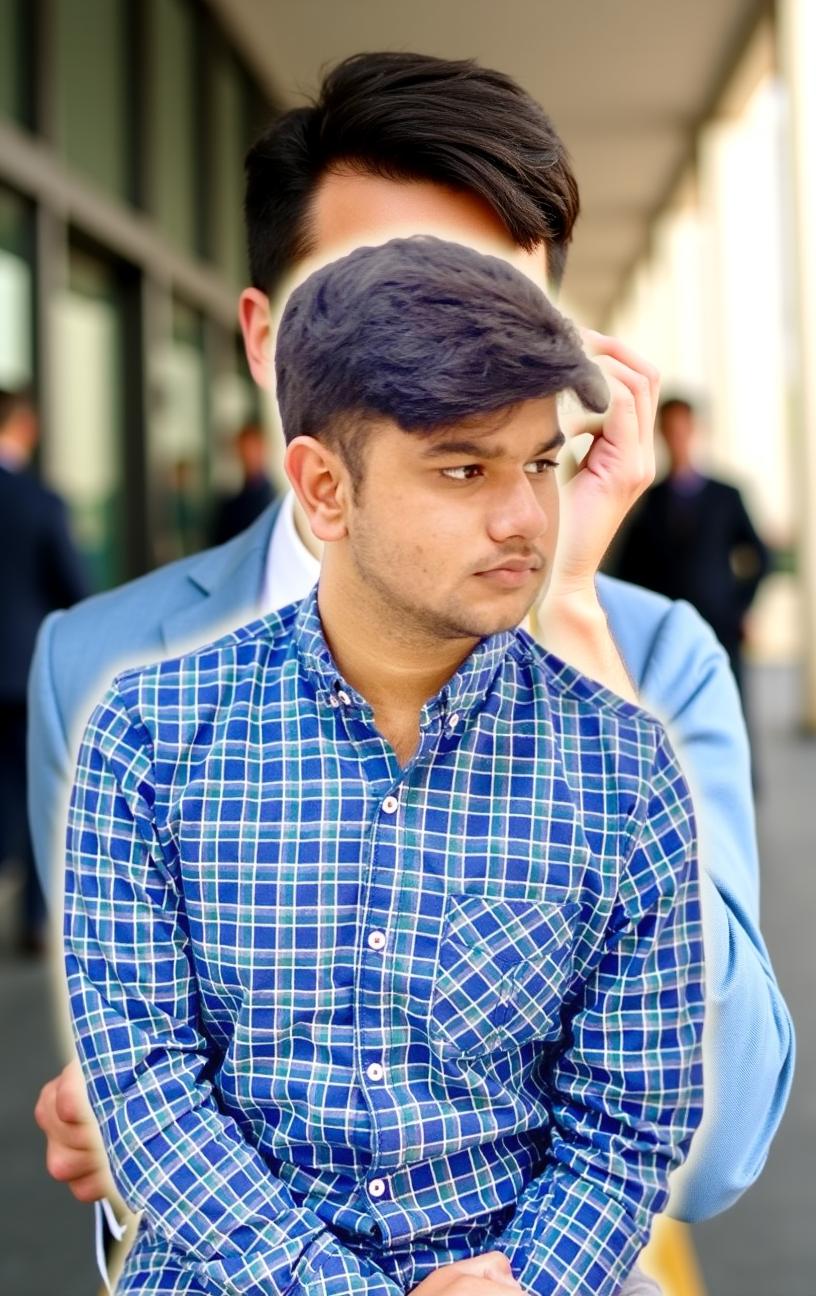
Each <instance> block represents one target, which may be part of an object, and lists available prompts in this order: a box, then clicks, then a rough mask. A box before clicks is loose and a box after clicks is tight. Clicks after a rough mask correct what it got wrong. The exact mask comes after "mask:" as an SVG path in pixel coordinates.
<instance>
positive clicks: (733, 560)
mask: <svg viewBox="0 0 816 1296" xmlns="http://www.w3.org/2000/svg"><path fill="white" fill-rule="evenodd" d="M658 425H659V428H660V432H661V435H662V437H663V440H664V442H665V445H666V450H667V453H668V457H669V468H668V472H667V474H666V476H665V477H664V478H663V480H662V481H660V482H658V483H657V485H656V486H653V487H652V488H651V489H650V490H649V491H647V493H646V495H645V496H644V498H643V499H642V501H641V502H640V503H639V505H638V508H637V511H636V513H635V515H634V517H633V518H632V520H631V522H630V523H629V524H628V526H627V528H626V534H625V537H624V540H623V543H622V544H621V546H620V550H619V554H618V558H617V564H616V569H617V571H618V573H619V575H620V576H622V577H623V579H624V580H630V581H634V583H635V584H637V585H643V586H645V588H646V589H652V590H657V592H658V593H659V594H665V595H667V596H668V597H669V598H682V599H686V601H687V602H689V603H690V604H691V606H692V607H695V608H696V609H697V611H698V612H699V613H700V615H701V616H703V617H705V619H706V621H707V622H708V624H709V625H710V626H711V628H712V629H713V631H714V633H715V634H716V636H717V638H718V639H719V641H720V643H721V644H722V646H723V648H724V649H725V651H726V652H727V653H728V660H729V662H730V664H731V670H732V672H733V674H734V678H735V680H736V681H737V685H738V686H739V689H740V692H741V693H742V692H743V678H742V676H743V672H742V643H743V639H744V636H745V618H746V616H747V614H748V610H749V608H750V606H751V604H752V603H753V601H754V598H755V597H756V593H757V590H758V589H759V586H760V583H761V581H762V578H763V577H764V576H765V575H766V573H767V571H768V550H767V548H766V547H765V545H764V544H763V542H762V540H761V538H760V536H759V535H758V534H757V531H756V528H755V526H754V524H753V522H752V521H751V519H750V517H749V515H748V510H747V509H746V507H745V504H744V502H743V499H742V496H741V495H740V492H739V491H738V490H737V488H736V486H732V485H731V484H730V483H729V482H724V481H719V480H717V479H716V478H714V477H708V476H705V475H704V474H703V473H702V472H701V471H700V469H699V467H698V464H697V444H696V443H697V439H698V436H699V428H698V425H697V418H696V415H695V411H694V407H693V405H692V404H691V403H690V402H689V401H687V400H684V399H683V398H682V397H679V396H675V397H674V398H673V399H671V400H667V401H663V402H662V404H661V406H660V414H659V419H658Z"/></svg>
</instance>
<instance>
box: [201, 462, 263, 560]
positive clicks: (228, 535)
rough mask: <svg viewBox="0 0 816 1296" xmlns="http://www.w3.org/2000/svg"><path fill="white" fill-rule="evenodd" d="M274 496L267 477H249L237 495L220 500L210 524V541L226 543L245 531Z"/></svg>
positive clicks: (218, 543) (215, 543) (217, 543)
mask: <svg viewBox="0 0 816 1296" xmlns="http://www.w3.org/2000/svg"><path fill="white" fill-rule="evenodd" d="M274 498H275V491H274V489H273V487H272V483H271V482H270V481H269V478H268V477H252V478H250V480H249V481H247V482H245V483H244V485H243V486H242V487H241V489H240V490H239V492H238V494H237V495H231V496H229V498H227V499H222V500H221V501H220V503H219V505H218V508H217V510H216V514H215V519H214V522H213V526H212V543H213V544H214V545H220V544H226V542H227V541H228V540H232V539H233V537H234V536H237V535H240V534H241V532H242V531H246V529H247V527H250V526H252V523H253V522H254V521H255V520H256V518H259V517H260V516H261V514H262V513H263V511H264V509H265V508H266V507H267V506H268V505H269V504H271V503H272V501H273V499H274Z"/></svg>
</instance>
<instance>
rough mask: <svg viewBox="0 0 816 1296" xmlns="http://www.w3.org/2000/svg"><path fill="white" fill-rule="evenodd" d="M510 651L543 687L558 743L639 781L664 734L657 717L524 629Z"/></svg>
mask: <svg viewBox="0 0 816 1296" xmlns="http://www.w3.org/2000/svg"><path fill="white" fill-rule="evenodd" d="M513 652H514V653H515V655H516V656H517V657H518V658H519V660H520V661H522V662H523V663H524V664H525V666H526V667H527V668H528V669H530V670H531V671H532V673H533V676H534V677H537V678H538V679H539V680H540V682H541V684H542V686H543V688H544V690H545V691H546V695H547V702H548V706H549V710H550V714H551V716H552V719H553V723H554V727H555V729H556V731H557V732H558V733H559V736H560V739H561V746H562V748H564V750H565V751H566V750H567V748H569V749H570V750H572V749H575V750H577V751H579V752H580V753H581V755H580V761H582V762H586V761H594V762H596V763H597V762H598V761H600V763H601V766H602V767H603V768H604V769H605V770H607V771H610V770H613V769H614V771H615V772H616V773H617V774H618V775H624V774H625V775H626V781H627V783H629V785H630V786H635V787H639V786H640V784H641V783H642V781H643V780H644V779H646V778H647V777H648V772H649V770H650V769H651V767H652V765H653V762H654V760H655V753H656V751H657V749H658V747H659V746H660V744H661V742H662V739H663V736H664V731H663V726H662V724H661V723H660V721H659V720H658V719H657V718H656V717H655V716H654V715H652V714H651V712H649V711H648V710H646V709H645V708H644V707H641V706H638V705H636V704H635V703H633V702H630V701H629V700H628V699H626V698H622V697H620V696H619V695H618V694H617V693H613V692H612V690H611V689H608V688H606V687H605V686H604V685H603V684H600V683H598V681H597V680H592V679H590V678H589V677H588V676H586V675H583V674H582V673H581V672H580V671H578V670H576V669H575V667H573V666H570V665H569V664H568V663H567V662H565V661H562V660H561V658H560V657H556V656H555V655H554V654H553V653H550V652H548V651H547V650H546V648H544V647H543V646H542V645H541V644H539V643H537V642H536V640H535V639H533V638H532V637H531V636H530V635H528V634H527V633H526V631H523V630H519V631H518V632H517V634H516V638H515V643H514V648H513ZM567 739H569V741H567ZM585 767H586V768H589V766H588V765H587V766H585ZM630 780H633V781H634V783H633V784H632V783H631V782H630Z"/></svg>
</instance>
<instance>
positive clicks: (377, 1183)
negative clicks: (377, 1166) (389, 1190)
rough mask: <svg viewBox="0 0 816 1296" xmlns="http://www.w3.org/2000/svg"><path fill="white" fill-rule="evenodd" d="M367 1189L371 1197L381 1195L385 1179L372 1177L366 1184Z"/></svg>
mask: <svg viewBox="0 0 816 1296" xmlns="http://www.w3.org/2000/svg"><path fill="white" fill-rule="evenodd" d="M368 1191H369V1192H370V1193H371V1196H372V1197H382V1195H383V1193H384V1192H385V1180H384V1179H372V1180H371V1182H370V1183H369V1185H368Z"/></svg>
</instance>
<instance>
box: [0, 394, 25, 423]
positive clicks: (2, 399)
mask: <svg viewBox="0 0 816 1296" xmlns="http://www.w3.org/2000/svg"><path fill="white" fill-rule="evenodd" d="M31 405H32V397H31V392H30V391H29V390H28V388H25V387H24V388H21V389H20V390H19V391H8V390H7V389H6V388H5V387H2V388H0V429H2V428H4V427H5V426H6V424H7V423H8V421H9V419H10V418H11V416H12V414H16V413H17V411H18V410H19V409H30V408H31Z"/></svg>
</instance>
